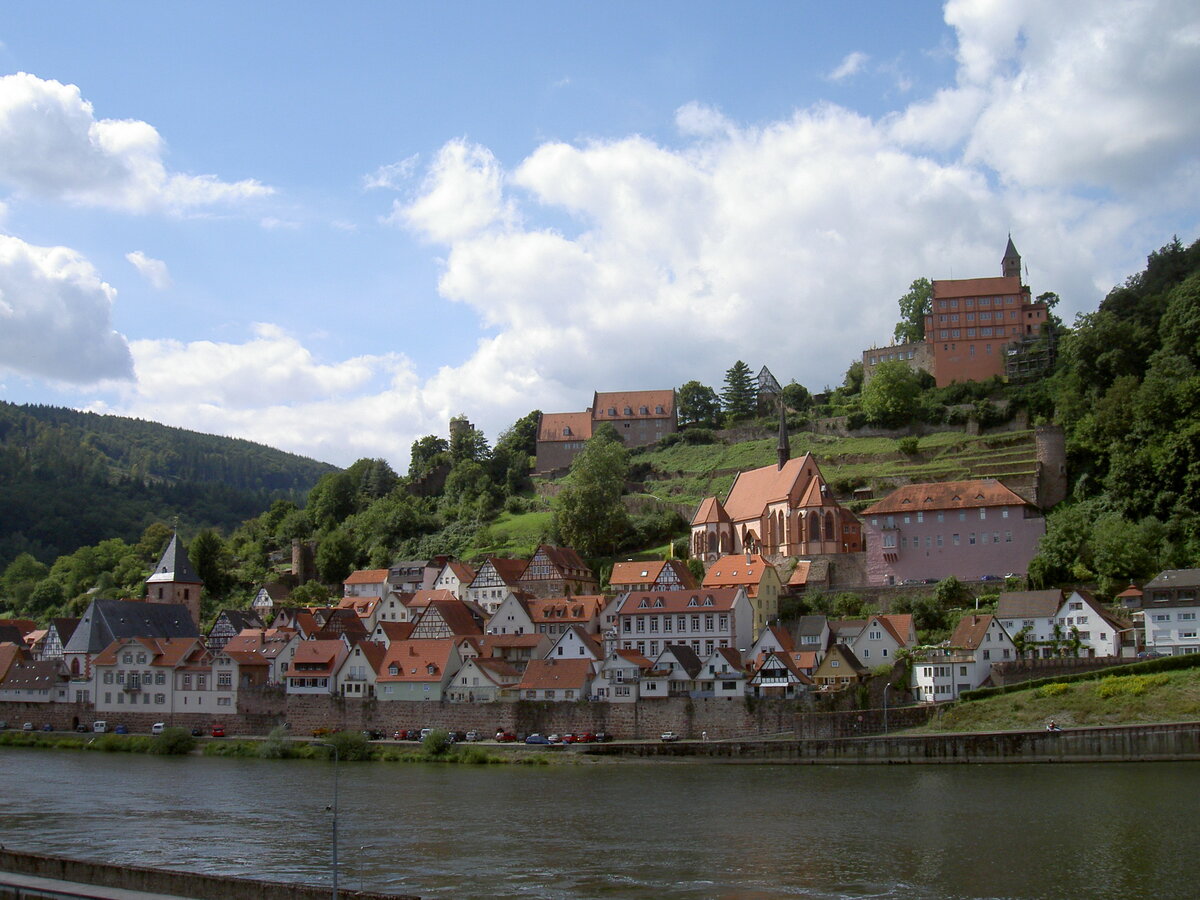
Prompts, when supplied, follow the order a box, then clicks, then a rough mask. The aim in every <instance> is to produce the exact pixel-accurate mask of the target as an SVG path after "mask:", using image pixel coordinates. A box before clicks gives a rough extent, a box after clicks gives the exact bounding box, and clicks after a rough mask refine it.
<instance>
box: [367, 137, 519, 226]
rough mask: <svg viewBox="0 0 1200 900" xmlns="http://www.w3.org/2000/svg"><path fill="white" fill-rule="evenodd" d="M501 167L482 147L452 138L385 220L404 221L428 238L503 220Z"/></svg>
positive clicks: (506, 211)
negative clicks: (417, 187)
mask: <svg viewBox="0 0 1200 900" xmlns="http://www.w3.org/2000/svg"><path fill="white" fill-rule="evenodd" d="M502 180H503V172H502V171H501V168H500V164H499V163H498V162H497V161H496V158H495V157H494V156H493V155H492V153H491V151H490V150H488V149H487V148H486V147H480V146H477V145H471V144H468V143H467V142H466V141H464V140H456V141H451V142H450V143H448V144H446V146H444V147H443V148H442V149H441V151H440V152H439V153H438V155H437V158H436V159H435V160H434V161H433V164H432V165H431V166H430V169H429V173H428V175H427V176H426V178H425V182H424V184H423V185H422V190H421V195H420V196H419V197H418V198H417V199H416V200H415V201H414V202H412V203H410V204H407V205H405V204H401V203H399V202H397V203H396V204H395V205H394V206H393V210H392V216H391V218H390V220H389V221H392V222H394V223H403V224H407V225H409V226H411V227H413V228H415V229H418V230H419V231H422V232H424V233H426V234H428V235H429V237H430V238H431V239H432V240H435V241H441V242H449V241H455V240H459V239H461V238H467V237H470V236H471V235H473V234H476V233H478V232H479V231H481V230H482V229H485V228H487V227H488V226H490V225H493V224H497V223H504V222H507V221H508V220H509V219H510V217H511V207H510V206H509V204H507V203H506V202H505V201H504V200H503V196H502Z"/></svg>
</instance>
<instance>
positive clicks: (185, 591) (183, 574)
mask: <svg viewBox="0 0 1200 900" xmlns="http://www.w3.org/2000/svg"><path fill="white" fill-rule="evenodd" d="M202 587H204V582H203V581H201V580H200V576H199V575H197V574H196V570H195V569H193V568H192V561H191V560H190V559H188V555H187V551H186V550H184V549H183V544H182V543H180V541H179V533H178V532H176V533H175V534H172V535H171V543H169V544H167V549H166V550H164V551H163V555H162V558H161V559H159V561H158V565H156V566H155V567H154V571H153V572H151V573H150V577H149V578H147V579H146V592H147V599H148V600H149V601H150V602H151V603H182V604H183V605H184V606H186V607H187V608H188V612H190V613H191V614H192V621H194V622H195V623H196V627H197V628H199V627H200V589H201V588H202Z"/></svg>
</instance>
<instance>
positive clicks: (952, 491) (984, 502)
mask: <svg viewBox="0 0 1200 900" xmlns="http://www.w3.org/2000/svg"><path fill="white" fill-rule="evenodd" d="M1028 505H1029V502H1028V501H1027V500H1025V498H1024V497H1022V496H1021V495H1020V494H1017V493H1015V492H1014V491H1011V490H1009V489H1008V488H1006V487H1005V486H1004V485H1003V484H1001V483H1000V482H999V481H997V480H996V479H995V478H981V479H977V480H973V481H943V482H940V483H937V484H907V485H905V486H904V487H900V488H896V490H894V491H892V492H891V493H890V494H888V495H887V496H886V497H884V498H883V499H882V500H880V501H879V502H878V503H875V504H872V505H871V506H868V507H867V508H866V509H864V510H863V511H862V515H863V516H876V515H886V514H889V513H906V512H924V511H926V510H938V509H978V508H980V507H987V506H1028Z"/></svg>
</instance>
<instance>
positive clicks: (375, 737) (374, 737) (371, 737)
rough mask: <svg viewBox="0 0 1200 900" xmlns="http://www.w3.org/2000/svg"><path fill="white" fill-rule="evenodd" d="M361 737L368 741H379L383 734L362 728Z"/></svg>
mask: <svg viewBox="0 0 1200 900" xmlns="http://www.w3.org/2000/svg"><path fill="white" fill-rule="evenodd" d="M362 735H363V737H365V738H366V739H367V740H368V741H381V740H383V736H384V735H383V732H382V731H380V730H378V729H377V728H364V729H363V733H362Z"/></svg>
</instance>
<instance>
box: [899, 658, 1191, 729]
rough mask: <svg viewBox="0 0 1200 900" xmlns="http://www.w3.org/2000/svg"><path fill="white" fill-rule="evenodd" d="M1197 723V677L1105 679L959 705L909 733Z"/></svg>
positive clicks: (1159, 675) (1182, 673) (1181, 673)
mask: <svg viewBox="0 0 1200 900" xmlns="http://www.w3.org/2000/svg"><path fill="white" fill-rule="evenodd" d="M1197 718H1200V671H1198V670H1196V669H1184V670H1181V671H1175V672H1157V673H1153V674H1148V675H1110V676H1109V677H1107V678H1101V679H1098V680H1096V681H1081V682H1076V683H1073V684H1059V683H1055V684H1048V685H1043V686H1042V687H1038V688H1032V689H1031V690H1028V691H1018V692H1016V693H1011V694H1001V695H1000V696H998V697H988V698H986V699H983V700H973V701H971V702H969V703H958V704H955V705H954V706H952V707H949V708H948V709H946V711H945V713H944V714H943V715H941V716H939V717H938V718H935V719H934V720H933V721H931V722H930V723H929V724H928V725H924V726H921V727H920V728H914V729H910V732H911V733H916V734H919V733H923V732H928V733H936V732H945V731H952V732H957V731H964V732H976V731H1013V730H1029V729H1038V728H1044V727H1045V726H1046V723H1047V722H1049V721H1050V720H1051V719H1053V720H1054V721H1055V722H1056V723H1058V725H1059V726H1060V727H1062V728H1070V727H1073V726H1083V725H1148V724H1153V723H1157V722H1185V721H1194V720H1196V719H1197Z"/></svg>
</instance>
